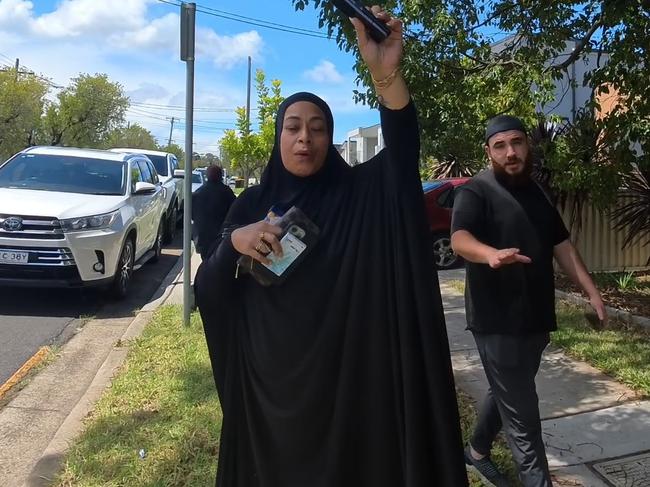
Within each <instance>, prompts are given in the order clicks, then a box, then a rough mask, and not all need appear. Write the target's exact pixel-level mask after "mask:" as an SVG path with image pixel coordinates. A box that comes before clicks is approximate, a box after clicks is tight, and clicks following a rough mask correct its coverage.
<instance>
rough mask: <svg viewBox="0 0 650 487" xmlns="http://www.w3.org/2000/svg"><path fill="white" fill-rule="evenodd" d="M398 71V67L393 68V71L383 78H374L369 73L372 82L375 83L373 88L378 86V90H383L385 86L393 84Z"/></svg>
mask: <svg viewBox="0 0 650 487" xmlns="http://www.w3.org/2000/svg"><path fill="white" fill-rule="evenodd" d="M398 71H399V67H397V68H395V69H393V71H392V72H391V73H390V74H389V75H388V76H386V77H385V78H383V79H375V77H374V76H373V75H372V73H370V78H371V79H372V84H373V85H375V88H378V89H380V90H385V89H386V88H388V87H389V86H390V85H392V84H393V81H395V78H396V76H397V72H398Z"/></svg>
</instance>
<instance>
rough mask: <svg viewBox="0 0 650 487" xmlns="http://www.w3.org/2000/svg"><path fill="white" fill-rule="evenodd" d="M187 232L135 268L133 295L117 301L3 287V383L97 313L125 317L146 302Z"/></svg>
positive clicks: (97, 294) (86, 292)
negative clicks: (153, 259)
mask: <svg viewBox="0 0 650 487" xmlns="http://www.w3.org/2000/svg"><path fill="white" fill-rule="evenodd" d="M181 250H182V233H181V232H179V233H178V234H177V235H176V238H175V239H174V241H173V242H171V243H170V244H169V245H167V246H165V248H164V249H163V254H162V256H161V258H160V260H159V261H158V262H157V263H155V264H151V263H148V264H145V265H144V266H143V267H142V268H141V269H139V270H137V271H135V272H134V273H133V280H132V282H131V286H130V290H129V295H128V296H127V298H126V299H123V300H121V301H117V300H115V299H114V298H112V297H111V296H110V295H109V294H107V293H106V292H104V291H102V290H101V289H93V288H89V289H29V288H16V289H12V288H0V293H2V300H1V301H0V344H1V348H0V385H2V384H4V383H5V382H6V381H7V380H8V379H9V378H10V377H11V376H12V375H13V374H14V372H16V370H18V369H19V368H20V367H21V366H22V365H23V364H24V363H25V362H26V361H27V360H28V359H29V358H30V357H31V356H32V355H34V354H35V353H36V352H37V351H38V350H39V348H40V347H43V346H60V345H63V344H64V343H65V342H66V341H67V340H68V339H69V338H70V337H71V336H72V335H73V334H74V333H75V331H76V330H77V329H78V328H80V327H82V326H83V325H84V323H85V322H86V321H88V319H90V318H92V317H124V316H132V315H134V311H136V310H138V309H139V308H141V307H142V306H143V305H144V304H146V303H147V302H148V300H149V298H150V297H151V296H152V294H153V293H154V292H155V291H156V289H157V288H158V286H159V285H160V283H161V282H162V280H163V279H164V278H165V276H166V275H167V274H168V272H169V271H170V269H171V268H172V267H173V265H174V264H175V263H176V260H177V259H178V257H179V256H180V254H181Z"/></svg>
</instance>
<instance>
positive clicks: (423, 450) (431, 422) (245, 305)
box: [196, 7, 467, 487]
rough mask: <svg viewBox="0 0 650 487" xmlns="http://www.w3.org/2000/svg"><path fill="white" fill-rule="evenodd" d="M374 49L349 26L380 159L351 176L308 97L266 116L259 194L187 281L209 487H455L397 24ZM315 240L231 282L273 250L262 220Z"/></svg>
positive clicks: (449, 399)
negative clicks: (210, 386) (283, 264)
mask: <svg viewBox="0 0 650 487" xmlns="http://www.w3.org/2000/svg"><path fill="white" fill-rule="evenodd" d="M373 12H374V13H375V15H376V16H377V18H379V19H380V20H382V21H384V22H386V23H387V25H388V26H389V27H390V28H391V30H392V34H391V36H390V37H389V38H388V39H387V40H386V41H384V42H383V43H381V44H377V43H375V42H374V41H373V40H371V39H370V38H369V37H368V36H367V34H366V31H365V29H364V27H363V25H362V24H360V23H358V22H357V21H356V20H354V24H355V28H356V30H357V36H358V39H359V41H358V42H359V49H360V52H361V55H362V57H363V59H364V61H365V63H366V64H367V66H368V68H369V70H370V72H371V73H372V75H373V80H374V83H375V85H376V89H377V93H378V95H379V96H380V102H381V105H382V106H381V107H380V114H381V124H382V130H383V135H384V139H385V142H386V149H384V150H383V151H381V152H380V153H379V154H378V155H377V156H375V157H373V158H372V159H371V160H370V161H368V162H366V163H365V164H362V165H359V166H356V167H354V168H351V167H349V166H347V164H346V163H345V162H344V161H343V160H342V159H341V157H340V156H339V154H338V153H337V151H336V149H335V148H334V146H333V145H332V137H333V133H334V126H333V120H332V115H331V112H330V110H329V108H328V106H327V105H326V104H325V102H323V101H322V100H321V99H320V98H318V97H316V96H315V95H312V94H308V93H298V94H296V95H293V96H291V97H289V98H288V99H286V100H285V101H284V103H283V104H282V105H281V107H280V110H279V113H278V118H277V122H276V141H275V147H274V149H273V153H272V156H271V159H270V161H269V163H268V165H267V167H266V169H265V171H264V174H263V177H262V183H261V184H260V185H259V186H256V187H253V188H250V189H248V190H247V191H245V192H244V193H243V194H242V195H241V196H240V197H239V198H238V199H237V201H235V203H234V204H233V206H232V208H231V210H230V213H229V215H228V217H227V218H226V223H225V224H224V228H225V231H224V234H223V236H222V239H221V241H220V243H219V244H218V246H217V247H216V249H215V250H214V251H213V253H212V255H211V256H210V257H209V258H208V259H207V260H206V261H205V262H204V263H203V264H202V265H201V267H200V269H199V271H198V274H197V278H196V291H197V301H198V305H199V309H200V312H201V316H202V318H203V323H204V327H205V332H206V339H207V342H208V348H209V351H210V358H211V361H212V367H213V371H214V376H215V381H216V384H217V390H218V393H219V398H220V400H221V405H222V409H223V427H222V431H221V446H220V450H219V465H218V473H217V486H219V487H335V486H337V487H338V486H355V487H363V486H368V487H370V486H372V487H402V486H403V487H462V486H465V485H467V479H466V473H465V466H464V462H463V451H462V443H461V437H460V431H459V419H458V410H457V405H456V397H455V391H454V383H453V376H452V370H451V365H450V357H449V348H448V344H447V335H446V331H445V324H444V316H443V313H442V305H441V300H440V291H439V289H438V284H437V277H436V274H435V272H434V270H433V269H434V265H433V261H432V255H431V249H430V246H429V242H428V237H427V234H428V231H427V224H426V217H425V208H424V202H423V197H422V187H421V183H420V178H419V171H418V157H419V135H418V125H417V118H416V111H415V107H414V106H413V103H412V102H411V101H410V95H409V93H408V90H407V88H406V85H405V83H404V80H403V79H402V77H401V75H400V73H399V63H400V60H401V56H402V27H401V23H400V22H399V21H398V20H396V19H391V18H390V17H389V16H388V14H386V13H384V12H382V11H380V9H379V8H377V7H373ZM273 205H280V206H283V207H285V208H287V207H289V206H296V207H298V208H299V209H300V210H302V212H303V213H304V214H305V215H306V216H307V217H308V218H309V219H310V220H311V221H312V222H314V223H315V224H316V225H317V226H318V227H319V229H320V238H319V241H318V242H317V244H316V245H315V246H314V248H313V250H312V251H311V252H310V253H309V254H308V255H307V256H306V258H305V259H304V260H303V261H302V262H300V263H299V264H298V265H297V266H296V268H295V270H294V271H293V273H292V274H291V275H290V276H289V277H288V278H287V279H286V280H285V281H284V282H283V283H282V284H280V285H276V286H270V287H264V286H261V285H260V284H258V282H257V281H256V280H255V279H254V278H252V277H251V276H250V275H241V273H240V274H239V276H238V277H236V276H235V274H236V267H237V264H236V262H237V259H238V258H239V257H240V256H241V255H247V256H250V257H252V258H253V259H255V260H257V261H260V262H267V257H270V256H268V255H266V254H268V252H269V251H272V252H274V253H280V251H281V246H280V244H279V242H278V236H279V235H280V229H279V227H277V226H275V225H272V224H271V223H270V222H268V221H264V219H265V217H266V215H267V212H268V210H269V208H270V207H271V206H273Z"/></svg>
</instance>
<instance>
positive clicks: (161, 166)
mask: <svg viewBox="0 0 650 487" xmlns="http://www.w3.org/2000/svg"><path fill="white" fill-rule="evenodd" d="M110 150H111V151H113V152H120V153H130V154H144V155H145V156H147V157H148V158H149V159H150V160H151V162H153V165H154V166H155V168H156V172H157V173H158V178H159V179H160V182H161V183H162V185H163V186H164V187H165V189H166V191H167V200H166V205H165V233H164V241H165V242H166V243H167V242H171V241H172V240H173V239H174V237H175V236H176V228H177V226H178V225H180V224H182V222H183V203H184V199H183V195H184V191H183V172H182V171H179V170H178V159H176V156H175V155H174V154H172V153H171V152H161V151H155V150H145V149H133V148H115V149H110Z"/></svg>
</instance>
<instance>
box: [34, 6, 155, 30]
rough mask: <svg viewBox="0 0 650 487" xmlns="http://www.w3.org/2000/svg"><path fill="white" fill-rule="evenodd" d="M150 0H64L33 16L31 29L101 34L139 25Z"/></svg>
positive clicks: (143, 18) (143, 20)
mask: <svg viewBox="0 0 650 487" xmlns="http://www.w3.org/2000/svg"><path fill="white" fill-rule="evenodd" d="M148 3H151V0H111V1H109V2H106V1H104V2H102V1H97V0H64V1H63V2H62V3H60V4H59V5H58V8H57V9H56V10H55V11H53V12H49V13H46V14H43V15H41V16H40V17H38V18H36V19H34V22H33V28H34V33H36V34H39V35H42V36H44V37H79V36H82V35H83V36H86V35H91V36H93V37H96V36H105V35H110V34H112V33H114V32H116V31H125V30H131V29H137V28H139V27H142V25H143V24H144V22H145V14H146V12H147V4H148Z"/></svg>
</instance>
